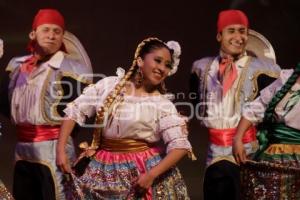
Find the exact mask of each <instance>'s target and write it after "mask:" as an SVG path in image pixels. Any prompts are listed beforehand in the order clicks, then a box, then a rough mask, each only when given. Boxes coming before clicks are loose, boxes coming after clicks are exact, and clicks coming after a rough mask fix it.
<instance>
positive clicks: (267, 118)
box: [263, 63, 300, 125]
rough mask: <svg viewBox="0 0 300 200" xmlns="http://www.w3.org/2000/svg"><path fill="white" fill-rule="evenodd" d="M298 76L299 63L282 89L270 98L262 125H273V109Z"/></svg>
mask: <svg viewBox="0 0 300 200" xmlns="http://www.w3.org/2000/svg"><path fill="white" fill-rule="evenodd" d="M299 76H300V63H299V64H298V65H297V67H296V68H295V70H294V72H293V74H292V75H291V76H290V77H289V79H288V80H287V82H286V83H285V84H284V85H283V86H282V88H281V89H280V90H279V91H278V92H277V93H276V94H275V96H274V97H273V98H272V100H271V101H270V103H269V104H268V107H267V109H266V111H265V116H264V119H263V122H264V124H266V125H268V124H270V123H274V122H275V121H276V116H275V112H274V110H275V107H276V105H277V104H278V103H279V102H280V101H281V99H282V98H283V97H284V96H285V95H286V94H287V92H288V91H289V90H290V89H291V88H292V86H293V85H294V84H295V82H296V81H297V79H298V77H299Z"/></svg>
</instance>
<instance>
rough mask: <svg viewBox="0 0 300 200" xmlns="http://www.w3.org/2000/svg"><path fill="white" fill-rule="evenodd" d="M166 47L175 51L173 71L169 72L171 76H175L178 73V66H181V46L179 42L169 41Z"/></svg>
mask: <svg viewBox="0 0 300 200" xmlns="http://www.w3.org/2000/svg"><path fill="white" fill-rule="evenodd" d="M166 45H167V46H168V47H169V48H170V49H172V50H173V55H172V57H173V65H172V69H171V71H170V72H169V76H171V75H173V74H175V73H176V71H177V69H178V65H179V62H180V58H179V57H180V55H181V47H180V45H179V43H178V42H176V41H173V40H171V41H168V42H167V43H166Z"/></svg>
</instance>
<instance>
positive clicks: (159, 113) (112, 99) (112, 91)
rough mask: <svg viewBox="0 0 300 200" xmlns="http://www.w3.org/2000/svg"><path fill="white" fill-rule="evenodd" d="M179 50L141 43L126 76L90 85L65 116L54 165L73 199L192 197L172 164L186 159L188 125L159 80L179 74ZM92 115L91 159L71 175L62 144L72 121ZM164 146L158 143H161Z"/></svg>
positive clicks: (173, 44) (153, 41)
mask: <svg viewBox="0 0 300 200" xmlns="http://www.w3.org/2000/svg"><path fill="white" fill-rule="evenodd" d="M179 55H180V46H179V44H178V43H177V42H175V41H169V42H168V43H164V42H162V41H161V40H159V39H157V38H148V39H145V40H144V41H142V42H141V43H140V44H139V45H138V47H137V50H136V52H135V56H134V60H133V64H132V66H131V67H130V69H129V71H128V72H127V73H126V74H125V75H123V74H124V72H122V70H121V69H118V72H117V74H118V77H107V78H104V79H102V80H101V81H99V82H98V83H96V84H95V85H92V86H90V87H88V88H87V89H86V90H85V91H84V93H83V94H82V95H81V96H80V97H78V98H77V99H76V100H75V101H74V102H72V103H70V104H69V105H68V106H67V108H66V110H65V113H66V120H65V121H64V122H63V125H62V128H61V132H60V137H59V142H58V147H57V165H58V166H59V167H60V168H61V170H62V171H64V172H67V173H71V175H72V177H73V187H72V188H71V192H70V193H69V197H68V198H70V199H189V197H188V194H187V189H186V186H185V183H184V181H183V178H182V176H181V174H180V172H179V170H178V169H177V168H176V167H175V164H176V163H177V162H178V161H179V160H180V159H181V158H182V157H183V156H184V155H186V154H187V153H189V154H190V155H192V151H191V145H190V143H189V141H188V139H187V130H186V120H185V119H184V118H183V117H182V116H180V115H179V114H178V113H177V110H176V108H175V106H174V104H172V103H171V101H170V100H169V99H168V98H167V96H166V95H164V94H165V92H166V91H165V87H164V84H163V83H164V82H163V81H164V79H165V78H166V77H167V76H168V75H172V74H173V73H175V72H176V70H177V65H178V64H179ZM95 112H96V114H97V115H96V118H97V119H96V124H97V125H98V128H96V129H95V132H94V138H93V141H92V144H91V146H90V147H88V148H87V151H86V155H88V156H91V155H93V156H92V157H91V161H90V163H89V165H88V166H87V168H86V170H85V172H84V173H83V175H81V176H78V175H77V176H76V175H74V174H73V173H72V171H71V168H70V166H69V162H68V160H67V156H66V153H65V145H66V141H67V138H68V136H69V135H70V133H71V130H72V129H73V127H74V125H75V122H77V123H79V124H81V125H82V124H83V123H84V121H85V117H86V116H91V115H92V114H94V113H95ZM160 141H163V142H160ZM95 151H96V153H95V154H94V152H95Z"/></svg>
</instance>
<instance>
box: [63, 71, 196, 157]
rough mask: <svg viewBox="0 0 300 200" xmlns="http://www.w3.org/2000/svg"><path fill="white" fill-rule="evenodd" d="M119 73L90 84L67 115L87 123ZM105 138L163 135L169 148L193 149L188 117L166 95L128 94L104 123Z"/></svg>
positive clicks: (157, 138) (149, 138)
mask: <svg viewBox="0 0 300 200" xmlns="http://www.w3.org/2000/svg"><path fill="white" fill-rule="evenodd" d="M120 78H121V77H120V76H119V77H107V78H104V79H102V80H101V81H99V82H97V83H96V84H95V85H90V86H89V87H87V88H86V89H85V90H84V92H83V94H82V95H81V96H79V97H78V98H77V99H76V100H75V101H73V102H72V103H69V104H68V105H67V108H66V109H65V110H64V111H65V113H66V115H67V117H68V118H70V119H73V120H75V121H76V122H77V123H79V124H80V125H84V123H85V120H86V117H91V116H93V115H94V114H95V112H96V111H97V110H98V109H99V108H100V107H101V106H102V105H103V102H104V100H105V98H106V97H107V95H108V94H109V92H110V91H111V90H112V89H113V88H114V86H115V85H116V84H117V83H118V82H119V80H120ZM102 134H103V136H104V137H106V138H127V139H129V138H130V139H140V140H145V141H147V142H149V143H155V142H158V141H160V140H161V139H163V141H164V143H165V144H166V145H167V152H169V151H170V150H172V149H175V148H180V149H191V145H190V143H189V141H188V133H187V128H186V119H185V118H184V117H183V116H181V115H179V114H178V112H177V110H176V108H175V106H174V104H173V103H172V102H171V101H170V100H169V99H168V98H166V97H165V96H163V95H159V96H145V97H138V96H129V95H124V100H123V101H122V102H120V103H118V104H117V105H115V106H114V109H113V111H112V113H111V114H110V115H109V117H108V118H107V120H105V123H104V129H103V133H102Z"/></svg>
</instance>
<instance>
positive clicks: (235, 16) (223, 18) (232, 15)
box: [217, 10, 249, 32]
mask: <svg viewBox="0 0 300 200" xmlns="http://www.w3.org/2000/svg"><path fill="white" fill-rule="evenodd" d="M232 24H241V25H244V26H246V27H247V28H248V26H249V22H248V18H247V16H246V15H245V13H243V12H242V11H240V10H224V11H221V12H220V13H219V18H218V25H217V28H218V32H221V31H222V30H223V29H224V28H225V27H226V26H229V25H232Z"/></svg>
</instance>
